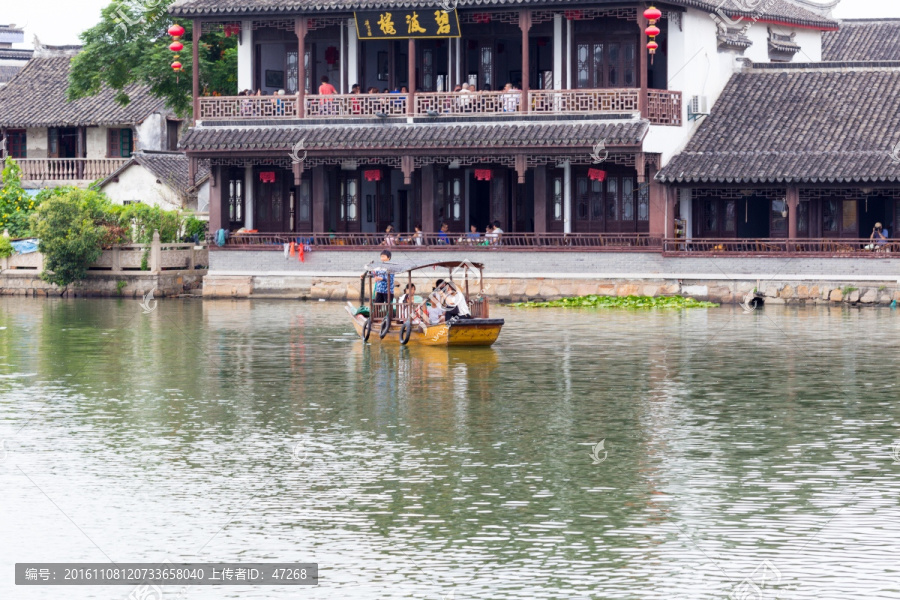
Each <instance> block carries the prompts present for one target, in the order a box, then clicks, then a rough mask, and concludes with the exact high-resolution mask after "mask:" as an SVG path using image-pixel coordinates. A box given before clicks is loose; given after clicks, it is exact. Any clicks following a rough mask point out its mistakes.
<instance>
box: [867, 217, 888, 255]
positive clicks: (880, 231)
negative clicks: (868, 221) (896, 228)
mask: <svg viewBox="0 0 900 600" xmlns="http://www.w3.org/2000/svg"><path fill="white" fill-rule="evenodd" d="M869 241H870V242H874V243H873V245H872V249H873V250H875V249H878V250H880V249H881V247H882V246H885V245H886V244H887V243H888V230H887V229H884V228H883V227H882V226H881V223H875V227H874V229H872V235H870V236H869Z"/></svg>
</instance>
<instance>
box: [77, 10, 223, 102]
mask: <svg viewBox="0 0 900 600" xmlns="http://www.w3.org/2000/svg"><path fill="white" fill-rule="evenodd" d="M173 2H174V0H113V1H112V2H111V3H110V4H109V6H107V7H106V8H104V9H103V10H102V13H101V14H102V16H101V19H100V22H99V23H98V24H97V25H94V26H93V27H91V28H90V29H88V30H86V31H85V32H84V33H82V34H81V41H82V43H83V45H84V49H83V50H82V51H81V52H79V53H78V54H77V55H76V56H75V58H74V59H73V60H72V70H71V72H70V73H69V90H68V93H67V98H68V100H69V101H72V100H77V99H79V98H86V97H89V96H93V95H95V94H97V93H99V92H100V90H101V89H103V86H108V87H110V88H112V89H113V90H115V91H116V92H117V95H116V101H117V102H118V103H119V104H121V105H122V106H126V105H127V104H128V103H129V102H130V101H131V98H130V96H129V94H130V93H133V91H134V90H133V89H131V88H130V86H132V85H135V84H141V85H146V86H149V88H150V93H151V94H152V95H153V96H155V97H157V98H165V100H166V106H168V108H169V109H170V110H172V111H174V112H175V113H176V114H178V115H179V116H181V117H188V116H190V114H191V108H192V97H191V94H192V91H191V82H192V75H191V73H192V69H193V68H194V67H193V60H192V48H191V46H192V42H191V27H192V25H191V23H190V22H184V23H180V25H182V26H183V27H184V28H185V29H186V32H185V34H184V37H183V38H182V43H184V50H182V51H181V52H180V53H179V61H180V62H181V63H182V65H183V68H184V70H183V71H182V72H180V73H176V72H175V71H173V70H172V67H171V64H172V62H173V61H174V57H175V55H174V53H173V52H172V51H171V50H169V44H170V43H171V42H172V38H171V37H169V35H168V33H167V31H168V29H169V27H170V26H171V25H172V23H173V22H174V21H173V19H172V18H171V17H170V16H169V14H168V8H169V6H170V5H171V4H172V3H173ZM199 55H200V83H201V88H202V89H203V90H204V91H205V92H206V93H209V94H220V95H225V96H233V95H236V94H237V37H236V36H234V37H226V36H225V34H224V33H222V32H220V31H214V32H210V33H205V34H204V35H203V37H202V39H201V40H200V49H199Z"/></svg>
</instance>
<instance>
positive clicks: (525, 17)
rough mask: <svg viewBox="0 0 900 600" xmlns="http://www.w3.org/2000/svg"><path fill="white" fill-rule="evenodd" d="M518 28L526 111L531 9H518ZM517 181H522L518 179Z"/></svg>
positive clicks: (523, 100)
mask: <svg viewBox="0 0 900 600" xmlns="http://www.w3.org/2000/svg"><path fill="white" fill-rule="evenodd" d="M519 28H520V29H521V30H522V112H528V110H529V108H530V107H529V106H528V88H529V85H530V81H529V76H530V74H531V67H530V66H529V64H528V51H529V43H528V32H529V30H531V9H528V8H523V9H522V10H520V11H519ZM519 183H522V181H521V180H520V181H519Z"/></svg>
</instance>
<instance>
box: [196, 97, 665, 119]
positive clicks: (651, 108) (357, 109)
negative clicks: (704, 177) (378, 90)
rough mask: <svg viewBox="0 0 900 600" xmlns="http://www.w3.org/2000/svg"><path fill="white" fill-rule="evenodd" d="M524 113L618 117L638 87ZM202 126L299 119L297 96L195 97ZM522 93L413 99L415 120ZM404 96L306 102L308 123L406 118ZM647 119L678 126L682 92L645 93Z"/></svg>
mask: <svg viewBox="0 0 900 600" xmlns="http://www.w3.org/2000/svg"><path fill="white" fill-rule="evenodd" d="M527 96H528V100H527V102H528V109H529V111H530V112H531V113H533V114H539V115H552V114H558V115H575V114H603V113H607V114H622V113H636V112H639V111H640V110H641V91H640V90H639V89H637V88H621V89H597V90H532V91H530V92H528V95H527ZM198 100H199V112H200V115H199V118H200V120H201V121H223V120H245V119H297V118H299V117H300V113H299V111H298V97H297V96H227V97H226V96H216V97H204V98H199V99H198ZM522 100H523V94H522V92H471V93H462V92H437V93H418V94H415V96H414V108H415V114H414V116H416V117H429V116H430V117H436V116H453V115H470V116H479V115H499V114H507V115H508V114H510V113H516V112H521V111H522V108H523V107H522ZM408 102H409V95H408V94H334V95H330V96H320V95H307V96H305V97H304V113H305V115H304V116H305V117H306V118H310V119H322V118H386V117H405V116H407V114H408V113H407V109H408V104H407V103H408ZM646 112H647V118H648V119H649V120H650V122H651V123H653V124H655V125H676V126H677V125H681V123H682V116H681V92H674V91H670V90H648V92H647V99H646Z"/></svg>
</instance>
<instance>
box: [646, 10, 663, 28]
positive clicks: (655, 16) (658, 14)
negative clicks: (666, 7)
mask: <svg viewBox="0 0 900 600" xmlns="http://www.w3.org/2000/svg"><path fill="white" fill-rule="evenodd" d="M644 18H645V19H647V20H648V21H650V24H651V25H653V24H654V23H656V22H657V21H659V20H660V18H662V11H661V10H659V9H658V8H656V7H655V6H651V7H650V8H648V9H647V10H645V11H644Z"/></svg>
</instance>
